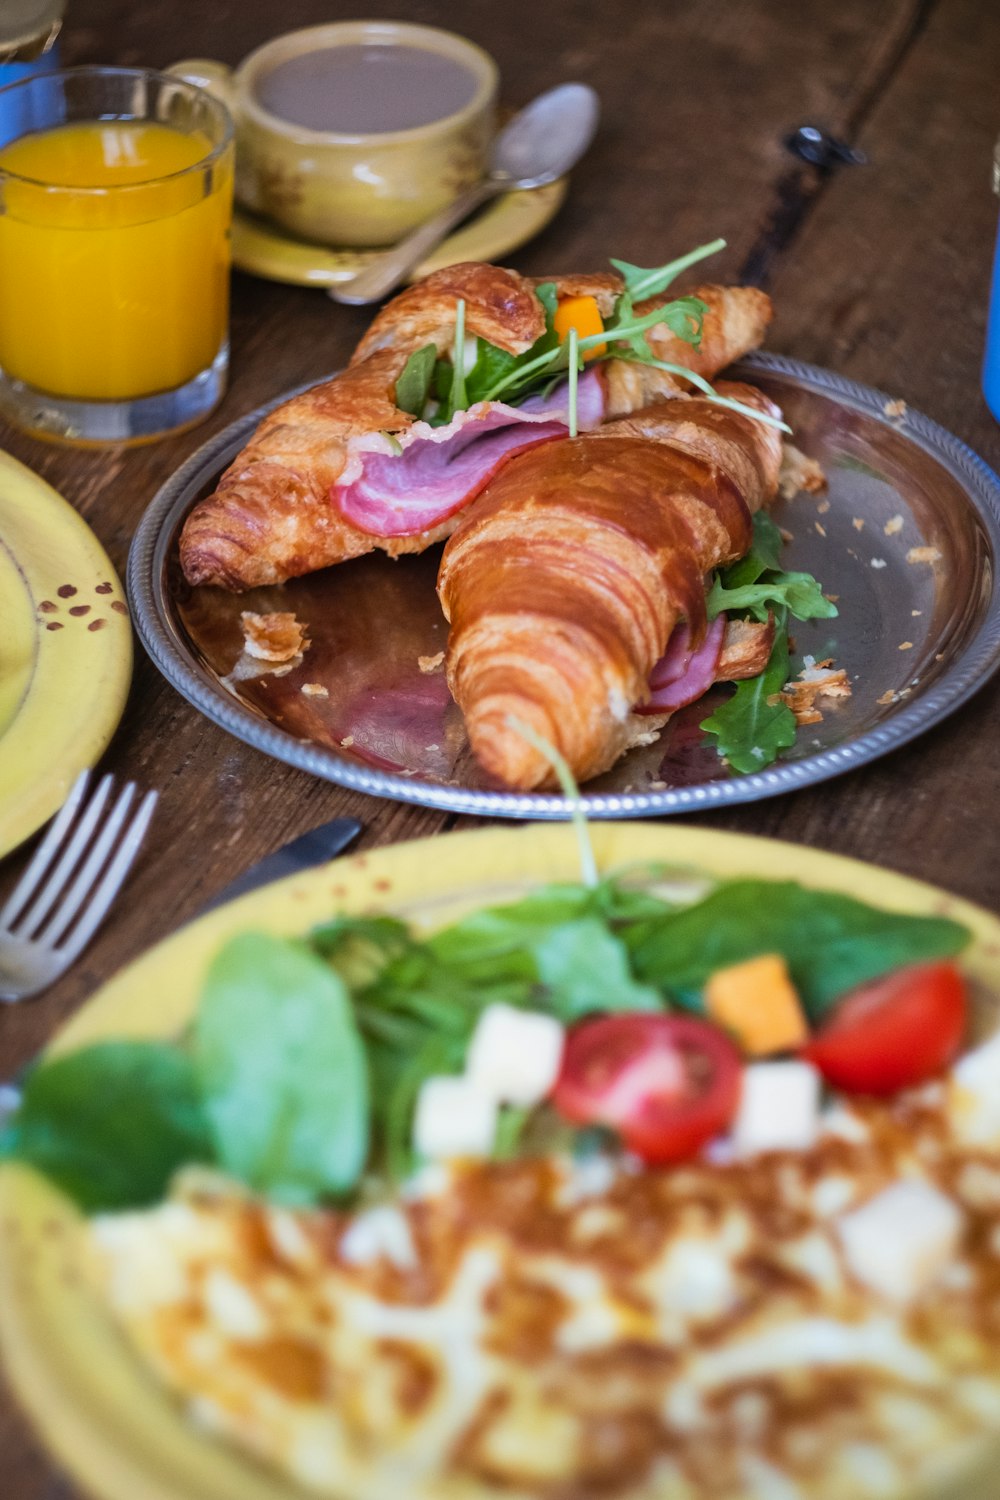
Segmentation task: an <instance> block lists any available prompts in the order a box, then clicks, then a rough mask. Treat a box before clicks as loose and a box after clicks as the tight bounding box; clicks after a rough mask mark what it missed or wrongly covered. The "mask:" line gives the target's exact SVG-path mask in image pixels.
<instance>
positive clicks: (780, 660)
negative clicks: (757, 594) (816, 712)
mask: <svg viewBox="0 0 1000 1500" xmlns="http://www.w3.org/2000/svg"><path fill="white" fill-rule="evenodd" d="M787 681H788V622H787V618H784V617H779V618H778V620H777V622H776V627H775V632H774V645H773V646H772V648H771V656H770V660H769V661H768V664H767V666H766V667H765V668H764V670H763V672H761V673H759V674H758V676H756V677H749V678H747V680H746V681H745V682H738V683H737V684H736V691H735V692H734V693H733V696H732V697H731V698H729V699H728V700H727V701H726V702H725V703H723V704H721V705H720V707H719V708H717V709H716V710H715V713H714V714H712V716H711V717H710V718H708V719H703V720H702V722H701V728H702V729H703V730H704V731H705V733H706V734H711V735H714V736H715V738H716V741H717V744H716V749H717V750H718V752H719V754H720V755H724V756H725V758H726V760H727V761H728V762H729V764H730V765H731V766H732V767H733V769H734V770H735V771H740V772H742V773H743V774H744V775H748V774H749V773H750V772H752V771H759V770H761V768H762V767H763V766H769V765H770V764H771V763H772V761H774V760H776V759H777V758H778V752H779V750H787V749H788V747H789V746H790V745H794V744H795V733H796V723H795V715H794V714H793V713H792V711H791V709H790V708H789V707H788V705H787V704H786V703H784V702H783V701H782V700H781V698H780V697H779V696H778V695H779V694H780V692H781V690H782V688H783V687H784V685H785V683H786V682H787Z"/></svg>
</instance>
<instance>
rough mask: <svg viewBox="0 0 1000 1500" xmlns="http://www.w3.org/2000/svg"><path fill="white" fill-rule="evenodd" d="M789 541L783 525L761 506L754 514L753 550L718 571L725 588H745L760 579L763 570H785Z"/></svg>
mask: <svg viewBox="0 0 1000 1500" xmlns="http://www.w3.org/2000/svg"><path fill="white" fill-rule="evenodd" d="M784 545H785V542H784V538H783V537H782V535H781V528H780V527H779V526H777V525H775V523H774V521H772V520H771V517H770V516H769V515H768V513H767V511H766V510H759V511H757V513H756V514H755V516H754V518H753V536H752V539H751V542H750V550H749V552H746V553H744V555H743V556H742V557H741V558H740V559H739V561H738V562H734V563H730V564H729V566H728V568H720V569H719V572H718V574H717V575H716V576H717V578H718V579H719V581H720V582H721V584H722V586H723V588H726V589H741V588H746V586H747V585H748V584H751V583H756V582H757V580H758V578H759V577H760V576H761V574H762V573H768V572H774V573H780V572H781V549H782V547H783V546H784Z"/></svg>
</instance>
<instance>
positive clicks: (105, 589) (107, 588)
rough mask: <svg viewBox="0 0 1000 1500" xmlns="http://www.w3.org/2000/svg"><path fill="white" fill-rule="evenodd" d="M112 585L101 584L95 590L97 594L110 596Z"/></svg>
mask: <svg viewBox="0 0 1000 1500" xmlns="http://www.w3.org/2000/svg"><path fill="white" fill-rule="evenodd" d="M111 589H112V585H111V584H110V583H99V584H98V585H97V587H96V589H95V590H94V593H95V594H110V593H111Z"/></svg>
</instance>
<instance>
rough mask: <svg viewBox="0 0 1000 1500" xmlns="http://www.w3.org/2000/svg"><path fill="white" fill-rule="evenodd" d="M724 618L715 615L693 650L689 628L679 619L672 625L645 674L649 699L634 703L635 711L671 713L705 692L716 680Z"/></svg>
mask: <svg viewBox="0 0 1000 1500" xmlns="http://www.w3.org/2000/svg"><path fill="white" fill-rule="evenodd" d="M725 634H726V617H725V615H717V616H716V618H715V619H714V620H713V621H712V623H711V625H709V627H708V630H707V631H706V632H705V639H704V640H703V641H702V643H701V645H700V646H699V647H698V648H697V650H696V651H692V649H691V631H690V630H689V628H688V626H687V624H686V623H685V622H683V621H682V623H681V624H679V625H677V626H676V627H675V628H674V632H673V634H672V635H671V637H670V640H669V641H668V642H667V649H666V651H665V652H664V653H663V655H662V656H661V657H660V659H659V661H658V662H657V663H656V666H655V667H654V668H653V670H652V672H651V673H650V674H649V698H648V700H647V701H646V702H645V703H640V704H638V705H637V706H636V710H635V711H636V713H639V714H666V713H675V712H676V711H677V709H679V708H685V707H686V706H687V704H689V703H694V702H696V701H697V699H699V698H700V697H701V696H702V694H703V693H707V692H708V690H709V688H710V687H711V686H712V684H713V682H715V680H716V672H717V669H718V665H719V657H720V656H721V655H722V643H723V639H724V637H725Z"/></svg>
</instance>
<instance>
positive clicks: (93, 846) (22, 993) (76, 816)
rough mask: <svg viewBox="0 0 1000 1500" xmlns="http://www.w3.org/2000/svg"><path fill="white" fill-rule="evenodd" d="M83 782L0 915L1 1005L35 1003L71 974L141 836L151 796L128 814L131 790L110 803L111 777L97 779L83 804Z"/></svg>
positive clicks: (132, 799)
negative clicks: (5, 1002) (33, 998)
mask: <svg viewBox="0 0 1000 1500" xmlns="http://www.w3.org/2000/svg"><path fill="white" fill-rule="evenodd" d="M89 780H90V775H89V772H87V771H84V772H82V773H81V775H80V776H78V777H77V779H76V781H75V782H74V783H73V788H72V790H71V792H70V794H69V796H68V797H67V799H66V801H65V803H64V804H63V806H62V808H61V810H60V812H59V815H58V816H57V817H56V819H55V821H54V822H53V824H52V826H51V828H50V829H49V831H48V833H47V834H46V835H45V837H44V839H43V840H42V842H41V844H40V845H39V847H38V849H37V850H36V852H35V856H34V858H33V859H32V861H31V863H30V865H29V866H28V868H27V869H26V870H25V872H24V874H23V875H22V876H21V879H20V881H19V882H18V884H17V886H16V887H15V889H14V891H13V893H12V895H11V897H10V899H9V900H8V902H7V904H6V906H4V908H3V910H2V911H0V1000H24V999H26V998H27V997H28V996H29V995H37V994H38V993H39V991H41V990H44V989H47V988H48V986H49V985H50V984H53V983H54V982H55V980H57V979H58V978H59V976H60V974H62V973H64V972H65V970H66V969H68V968H69V966H70V964H71V963H72V962H73V960H74V959H75V958H77V957H78V956H79V955H80V954H81V953H82V952H83V950H84V948H85V947H86V946H87V944H88V943H89V942H90V939H91V938H92V937H93V935H94V933H95V932H96V931H97V928H98V927H99V926H100V924H101V922H103V920H104V918H105V916H106V915H107V912H108V908H109V907H110V905H111V903H112V901H113V900H114V899H115V897H116V896H117V894H118V892H119V890H120V889H121V886H122V882H123V881H124V879H125V877H126V875H127V874H128V872H129V869H130V867H131V865H132V861H133V860H134V859H135V856H136V855H137V853H138V852H139V846H140V844H141V843H142V841H143V839H144V838H145V836H146V830H147V829H148V827H149V822H150V819H151V818H152V816H153V809H154V808H155V806H156V799H157V794H156V792H147V793H146V795H145V797H143V798H142V800H141V801H140V802H139V803H138V805H137V807H136V808H135V811H134V813H133V803H134V802H135V798H136V792H137V789H136V786H135V784H134V783H133V782H129V783H128V785H127V786H125V787H123V788H122V790H121V792H120V793H119V794H118V796H117V798H115V800H114V801H113V802H112V800H111V797H112V788H113V786H114V777H112V776H104V777H102V778H101V780H100V781H99V782H98V784H97V786H96V788H95V789H94V791H93V793H92V795H91V796H90V797H89V798H88V797H87V796H86V793H87V786H88V783H89ZM130 813H131V814H132V816H131V818H130Z"/></svg>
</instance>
